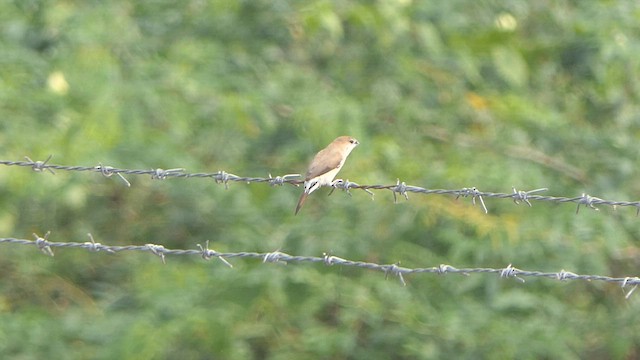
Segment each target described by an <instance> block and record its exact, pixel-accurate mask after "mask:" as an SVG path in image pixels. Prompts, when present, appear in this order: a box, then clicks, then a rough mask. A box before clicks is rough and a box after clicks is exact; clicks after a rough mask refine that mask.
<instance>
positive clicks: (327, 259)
mask: <svg viewBox="0 0 640 360" xmlns="http://www.w3.org/2000/svg"><path fill="white" fill-rule="evenodd" d="M49 235H50V232H47V233H46V234H45V235H44V237H41V236H39V235H37V234H33V236H34V237H35V240H27V239H15V238H0V244H2V243H6V244H19V245H31V246H36V247H37V248H38V249H40V251H42V252H43V253H44V254H45V255H48V256H54V252H53V248H81V249H86V250H89V251H92V252H100V251H104V252H107V253H111V254H115V253H118V252H122V251H142V252H149V253H151V254H153V255H156V256H158V257H159V258H160V259H161V261H162V262H163V263H166V256H167V255H197V256H200V257H202V258H203V259H205V260H209V259H212V258H217V259H219V260H220V261H222V262H223V263H224V264H225V265H227V266H228V267H230V268H232V267H233V265H232V264H231V263H230V262H229V261H228V259H233V258H253V259H260V260H262V263H277V262H281V263H290V262H291V263H293V262H311V263H323V264H325V265H327V266H332V265H339V266H349V267H356V268H362V269H369V270H376V271H381V272H383V273H385V277H386V276H388V275H393V276H396V277H397V278H398V279H399V280H400V282H401V283H402V284H403V285H406V284H407V283H406V281H405V276H406V275H411V274H424V273H429V274H438V275H445V274H461V275H469V274H474V273H482V274H496V275H498V276H500V277H501V278H514V279H517V280H519V281H520V282H525V280H524V278H526V277H539V278H547V279H553V280H560V281H565V280H583V281H604V282H609V283H617V284H620V286H621V287H622V289H623V290H625V291H626V293H625V298H629V297H630V296H631V294H633V292H634V291H635V290H636V288H637V287H638V285H640V278H639V277H630V276H628V277H609V276H603V275H580V274H576V273H573V272H569V271H565V270H564V269H562V270H560V271H559V272H543V271H531V270H521V269H518V268H515V267H513V266H512V265H511V264H509V265H508V266H507V267H505V268H456V267H453V266H451V265H446V264H440V265H438V266H433V267H424V268H408V267H403V266H399V265H398V264H376V263H371V262H364V261H356V260H348V259H344V258H341V257H337V256H333V255H329V254H328V253H324V254H323V255H322V256H321V257H320V256H298V255H289V254H286V253H283V252H281V251H274V252H267V253H260V252H244V251H243V252H226V253H225V252H218V251H215V250H212V249H209V241H208V240H207V241H206V242H205V244H204V245H201V244H198V249H190V250H183V249H167V248H166V247H164V246H162V245H157V244H145V245H126V246H110V245H104V244H101V243H99V242H96V241H95V240H94V238H93V236H92V235H91V234H88V236H89V241H87V242H54V241H50V240H49V239H48V238H49ZM627 288H630V289H628V290H626V289H627Z"/></svg>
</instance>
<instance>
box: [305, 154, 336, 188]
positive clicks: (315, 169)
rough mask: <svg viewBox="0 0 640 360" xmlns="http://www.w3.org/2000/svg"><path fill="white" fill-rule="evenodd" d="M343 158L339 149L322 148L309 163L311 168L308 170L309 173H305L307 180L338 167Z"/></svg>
mask: <svg viewBox="0 0 640 360" xmlns="http://www.w3.org/2000/svg"><path fill="white" fill-rule="evenodd" d="M341 160H342V155H341V154H340V152H339V151H337V150H333V151H332V150H329V149H322V150H320V152H319V153H317V154H316V156H315V157H314V158H313V160H312V161H311V165H309V170H307V174H306V175H305V181H307V180H310V179H313V178H314V177H318V176H320V175H322V174H326V173H328V172H329V171H331V170H333V169H336V168H338V167H339V166H340V161H341Z"/></svg>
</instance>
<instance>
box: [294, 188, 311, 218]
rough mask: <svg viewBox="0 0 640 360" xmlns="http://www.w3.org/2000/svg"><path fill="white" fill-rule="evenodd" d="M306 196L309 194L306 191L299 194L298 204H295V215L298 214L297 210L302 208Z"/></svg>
mask: <svg viewBox="0 0 640 360" xmlns="http://www.w3.org/2000/svg"><path fill="white" fill-rule="evenodd" d="M307 196H309V194H308V193H307V192H306V191H303V192H302V195H300V199H299V200H298V206H296V215H298V211H300V209H302V205H304V202H305V201H306V200H307Z"/></svg>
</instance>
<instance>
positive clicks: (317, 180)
mask: <svg viewBox="0 0 640 360" xmlns="http://www.w3.org/2000/svg"><path fill="white" fill-rule="evenodd" d="M358 144H360V142H358V140H356V138H354V137H352V136H340V137H337V138H336V139H335V140H333V141H332V142H331V144H329V145H327V147H326V148H324V149H322V150H320V151H319V152H318V153H317V154H316V156H315V157H314V158H313V160H311V164H309V169H308V170H307V173H306V174H305V177H304V191H303V192H302V195H300V199H299V200H298V206H296V212H295V214H296V215H298V212H299V211H300V209H301V208H302V205H303V204H304V202H305V200H307V196H309V194H311V193H312V192H314V191H316V190H317V189H318V188H319V187H320V186H330V185H333V183H334V182H333V179H334V178H335V177H336V175H338V172H339V171H340V169H341V168H342V166H343V165H344V162H345V161H346V160H347V156H349V154H350V153H351V151H352V150H353V149H354V148H355V147H356V146H358Z"/></svg>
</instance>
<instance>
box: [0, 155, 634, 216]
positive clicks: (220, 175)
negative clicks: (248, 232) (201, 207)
mask: <svg viewBox="0 0 640 360" xmlns="http://www.w3.org/2000/svg"><path fill="white" fill-rule="evenodd" d="M25 158H26V161H9V160H0V165H5V166H23V167H30V168H31V169H32V170H33V171H35V172H44V171H49V172H50V173H52V174H55V172H54V170H61V171H79V172H82V171H88V172H97V173H99V174H102V175H103V176H105V177H111V176H112V175H114V174H116V175H118V177H120V179H122V181H124V182H125V184H126V185H127V186H131V183H130V182H129V181H128V180H127V179H126V178H125V177H124V175H150V176H151V178H152V179H158V180H164V179H168V178H184V179H190V178H209V179H213V180H214V181H215V182H216V183H218V184H223V185H224V187H225V189H228V187H229V183H230V182H244V183H266V184H269V185H270V186H276V185H283V184H290V185H293V186H299V185H300V184H302V183H303V181H302V180H301V179H300V175H299V174H287V175H283V176H276V177H273V176H272V175H271V174H269V176H268V177H243V176H238V175H234V174H231V173H228V172H226V171H222V170H221V171H217V172H215V173H189V172H186V170H185V169H183V168H174V169H168V170H164V169H161V168H156V169H151V170H135V169H134V170H132V169H119V168H115V167H112V166H105V165H102V164H98V165H97V166H64V165H55V164H50V163H49V160H51V158H52V156H51V155H50V156H49V157H48V158H47V159H46V160H44V161H33V160H31V159H30V158H29V157H25ZM331 187H332V191H333V190H334V189H336V188H338V189H342V190H344V191H346V192H347V194H349V195H351V190H354V189H359V190H363V191H365V192H367V193H368V194H369V195H371V196H372V197H373V192H372V191H371V190H390V191H391V192H392V193H393V200H394V202H397V200H398V199H397V195H398V194H400V195H401V196H404V198H405V199H406V200H409V193H419V194H424V195H452V196H455V197H456V199H457V198H459V197H471V203H472V204H473V205H476V200H477V201H479V202H480V206H481V207H482V210H483V211H484V212H485V213H488V209H487V206H486V204H485V201H484V199H485V198H494V199H511V200H512V201H513V202H514V203H515V204H519V203H520V202H523V203H525V204H527V206H529V207H531V206H532V202H534V201H547V202H555V203H574V204H576V205H577V208H576V213H579V211H580V206H581V205H582V206H585V207H587V208H590V209H592V210H596V211H598V210H599V208H598V207H596V205H609V206H612V207H614V208H615V207H617V206H629V207H634V208H635V209H636V216H640V201H615V200H604V199H601V198H599V197H595V196H590V195H587V194H585V193H583V194H582V195H581V196H577V197H562V196H544V195H539V194H538V193H541V192H543V191H547V190H548V189H547V188H540V189H535V190H529V191H523V190H517V189H516V188H515V187H514V188H512V190H513V191H512V192H510V193H492V192H483V191H480V190H478V189H477V188H476V187H464V188H462V189H457V190H445V189H427V188H423V187H419V186H412V185H407V184H406V183H405V182H401V181H400V179H398V180H397V181H396V183H395V184H390V185H360V184H358V183H355V182H351V181H349V180H346V181H344V180H341V179H338V180H335V181H334V182H333V183H332V185H331Z"/></svg>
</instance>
